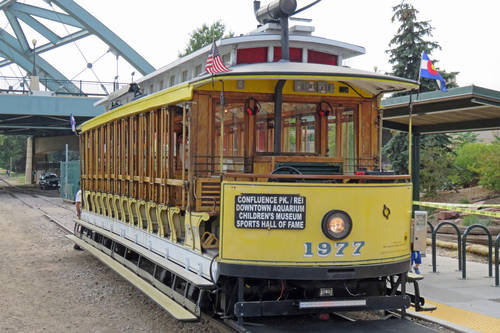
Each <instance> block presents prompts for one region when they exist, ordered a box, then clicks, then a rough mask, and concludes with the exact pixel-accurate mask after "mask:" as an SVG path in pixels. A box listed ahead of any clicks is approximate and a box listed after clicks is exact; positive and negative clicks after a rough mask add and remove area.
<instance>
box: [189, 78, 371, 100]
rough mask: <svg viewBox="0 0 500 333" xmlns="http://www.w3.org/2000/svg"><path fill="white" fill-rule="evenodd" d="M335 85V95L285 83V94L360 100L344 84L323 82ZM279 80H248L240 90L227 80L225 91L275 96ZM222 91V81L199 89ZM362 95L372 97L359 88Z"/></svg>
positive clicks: (234, 83)
mask: <svg viewBox="0 0 500 333" xmlns="http://www.w3.org/2000/svg"><path fill="white" fill-rule="evenodd" d="M302 80H304V81H315V80H317V79H312V78H311V79H310V78H309V77H305V78H303V79H302ZM319 81H324V82H328V83H331V84H333V85H334V87H335V92H334V93H314V92H296V91H295V90H294V81H293V80H290V81H287V82H286V83H285V86H284V87H283V94H285V95H307V96H332V97H356V98H359V95H358V94H356V92H354V90H352V89H351V88H349V86H347V85H345V84H342V83H340V82H338V81H331V80H326V79H325V78H323V79H322V80H319ZM277 82H278V80H276V79H262V78H259V77H258V78H253V79H250V78H248V77H247V78H246V79H245V83H244V88H243V89H238V87H237V80H227V81H224V91H226V92H227V91H232V92H245V93H268V94H274V90H275V88H276V83H277ZM339 87H347V88H349V92H348V93H339ZM221 89H222V84H221V83H220V81H214V82H213V85H212V82H211V81H210V82H209V83H205V84H204V85H202V86H200V87H198V88H197V90H205V91H220V90H221ZM356 91H358V92H359V93H360V94H362V95H363V96H365V97H372V95H371V94H370V93H369V92H366V91H364V90H363V89H360V88H357V89H356Z"/></svg>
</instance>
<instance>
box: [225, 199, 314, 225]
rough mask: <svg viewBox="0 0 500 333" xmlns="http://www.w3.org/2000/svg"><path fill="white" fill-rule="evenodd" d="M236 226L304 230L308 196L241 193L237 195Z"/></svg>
mask: <svg viewBox="0 0 500 333" xmlns="http://www.w3.org/2000/svg"><path fill="white" fill-rule="evenodd" d="M234 202H235V214H234V216H235V221H234V224H235V227H236V228H239V229H280V230H303V229H304V228H305V227H306V198H305V197H303V196H300V195H295V194H254V193H249V194H241V195H237V196H236V197H235V200H234Z"/></svg>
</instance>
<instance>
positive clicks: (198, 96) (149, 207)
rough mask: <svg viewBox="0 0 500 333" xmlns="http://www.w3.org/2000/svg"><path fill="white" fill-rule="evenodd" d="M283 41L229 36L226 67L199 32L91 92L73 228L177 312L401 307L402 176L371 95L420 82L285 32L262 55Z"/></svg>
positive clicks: (407, 197)
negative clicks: (111, 85)
mask: <svg viewBox="0 0 500 333" xmlns="http://www.w3.org/2000/svg"><path fill="white" fill-rule="evenodd" d="M282 2H283V1H281V2H278V7H279V4H280V3H282ZM292 2H294V1H292ZM257 9H258V6H257ZM278 10H279V8H278ZM263 23H265V22H263ZM266 24H267V25H268V26H271V28H273V26H272V22H271V23H266ZM271 28H270V29H271ZM292 30H293V29H291V31H292ZM296 30H300V29H299V28H297V29H296ZM261 31H262V27H261ZM285 42H286V43H288V41H285ZM279 43H280V41H279V38H277V36H276V35H272V34H259V33H255V34H253V35H252V34H250V35H248V36H240V37H235V38H231V39H226V40H223V41H222V44H221V46H220V49H221V52H220V53H221V54H222V59H225V58H224V55H225V54H226V53H228V54H229V55H230V56H229V58H226V62H227V63H228V65H232V66H231V70H230V71H228V72H225V73H220V74H215V75H213V76H210V75H209V74H208V73H205V74H203V73H201V71H200V70H199V66H202V64H203V61H204V59H206V57H207V52H209V47H207V48H204V49H202V50H200V51H199V52H198V53H195V55H194V56H191V57H190V58H189V57H188V58H187V59H181V61H180V62H177V63H175V64H173V65H172V66H167V67H166V68H164V69H162V70H159V71H158V72H156V73H153V74H152V75H149V76H148V77H146V78H144V79H143V81H142V82H139V85H138V84H135V83H134V84H131V86H130V88H129V89H127V90H122V91H119V92H116V93H115V94H113V95H111V96H110V97H109V98H108V99H107V100H105V101H103V102H104V103H106V105H107V107H108V109H110V110H109V111H108V112H106V113H104V114H102V115H101V116H99V117H96V118H94V119H92V120H90V121H88V122H86V123H85V124H83V125H82V126H81V127H80V130H81V134H80V138H81V141H80V146H81V160H82V165H81V166H82V168H81V169H82V175H81V179H82V180H81V183H82V192H83V197H84V210H83V213H82V215H81V219H80V220H76V224H75V235H76V237H75V236H73V240H74V241H75V242H76V243H77V244H79V245H80V246H82V247H85V248H86V249H89V251H91V252H92V253H93V254H95V255H97V256H98V257H99V258H101V260H103V261H104V262H106V263H107V264H108V265H110V266H111V267H113V268H114V269H115V270H117V271H118V272H119V273H120V274H122V275H123V276H124V277H125V278H127V279H128V280H130V281H132V282H133V283H134V284H135V285H137V286H138V287H139V288H140V289H141V290H142V291H144V292H145V293H147V294H148V295H150V296H151V297H152V298H153V299H155V300H156V301H157V302H158V303H159V304H161V305H162V306H164V307H165V308H166V309H167V310H168V311H170V312H171V313H172V314H173V315H174V316H175V317H176V318H178V319H181V320H195V319H196V318H198V317H199V315H200V313H201V312H202V311H206V312H210V313H213V314H217V315H219V316H222V317H225V318H228V317H233V318H238V319H239V320H240V322H241V321H242V320H243V318H245V317H257V316H273V315H291V314H301V313H314V312H320V313H324V312H329V311H346V310H348V311H350V310H362V309H368V310H376V309H385V310H389V309H402V310H403V311H404V309H406V308H407V307H408V306H409V305H410V301H415V299H414V298H412V297H410V296H408V295H407V294H406V292H405V282H406V277H407V272H408V270H409V268H410V253H411V250H410V243H411V239H410V238H411V235H410V224H411V204H412V202H411V193H412V185H411V183H410V177H409V176H407V175H394V174H392V173H390V172H384V171H382V169H381V160H380V142H381V112H380V109H379V106H380V99H381V96H382V95H383V93H386V92H393V91H405V90H410V89H414V88H416V87H417V83H416V82H414V81H410V80H407V79H402V78H397V77H391V76H385V75H381V74H377V73H370V72H364V71H359V70H354V69H350V68H347V67H343V66H339V65H338V64H332V63H329V62H331V61H332V59H336V61H340V59H339V58H340V56H338V53H337V55H336V54H335V53H334V52H339V50H340V48H341V46H339V45H334V44H335V43H336V42H335V41H330V40H325V39H318V38H316V37H312V36H303V35H298V36H294V34H293V33H292V34H291V35H290V37H289V43H290V54H291V58H292V59H291V60H292V61H273V60H276V53H277V52H278V51H279V50H280V47H279ZM342 45H343V46H342V47H344V48H346V46H345V45H348V44H342ZM348 47H349V46H347V48H348ZM262 48H263V49H265V52H266V54H265V56H266V61H264V62H260V60H259V59H260V58H259V57H260V54H261V53H262V52H260V51H261V50H260V49H262ZM296 49H300V52H297V51H294V50H296ZM356 50H357V49H356V47H355V46H352V47H351V49H350V51H352V52H351V53H352V54H355V53H356V52H359V51H356ZM273 51H274V54H273ZM348 51H349V50H348V49H346V50H344V52H343V54H344V57H345V58H346V57H347V56H346V54H348ZM259 52H260V53H259ZM329 52H330V53H329ZM284 53H285V51H284ZM297 54H299V55H302V56H303V55H306V56H305V57H302V58H301V59H300V60H301V61H297V60H294V59H293V57H294V56H297ZM318 55H319V56H318ZM279 56H280V55H279V54H278V57H279ZM252 57H253V58H252ZM335 57H338V58H335ZM249 58H252V59H253V60H252V59H250V60H249ZM305 58H307V59H305ZM193 59H194V60H193ZM196 61H198V62H199V64H198V65H197V64H196ZM184 68H187V69H188V70H189V72H188V73H187V74H186V75H184V73H185V72H183V69H184ZM196 72H198V73H196ZM175 73H177V74H175ZM174 75H177V76H174ZM172 77H173V79H172ZM169 78H170V80H169ZM177 78H178V79H177ZM181 78H182V79H181ZM160 79H161V80H162V81H161V87H159V83H158V82H159V80H160ZM163 80H165V82H169V83H171V85H170V86H167V85H164V81H163ZM176 80H177V81H176ZM179 81H181V82H179ZM155 87H156V88H155ZM154 89H157V91H154ZM127 100H129V101H128V103H127ZM170 300H174V301H175V303H174V302H171V301H170ZM417 302H422V300H421V299H420V298H418V299H417Z"/></svg>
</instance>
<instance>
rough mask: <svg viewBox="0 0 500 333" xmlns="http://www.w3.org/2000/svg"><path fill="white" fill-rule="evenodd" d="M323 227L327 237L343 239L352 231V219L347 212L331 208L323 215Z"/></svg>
mask: <svg viewBox="0 0 500 333" xmlns="http://www.w3.org/2000/svg"><path fill="white" fill-rule="evenodd" d="M321 228H322V229H323V233H324V234H325V236H326V237H328V238H330V239H333V240H341V239H344V238H346V237H347V236H349V234H350V233H351V230H352V220H351V217H350V216H349V214H347V213H346V212H343V211H341V210H331V211H329V212H328V213H326V214H325V216H323V221H322V222H321Z"/></svg>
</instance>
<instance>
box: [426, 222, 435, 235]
mask: <svg viewBox="0 0 500 333" xmlns="http://www.w3.org/2000/svg"><path fill="white" fill-rule="evenodd" d="M427 225H428V226H429V227H431V234H432V233H433V232H434V226H433V225H432V223H430V222H429V221H427Z"/></svg>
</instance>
